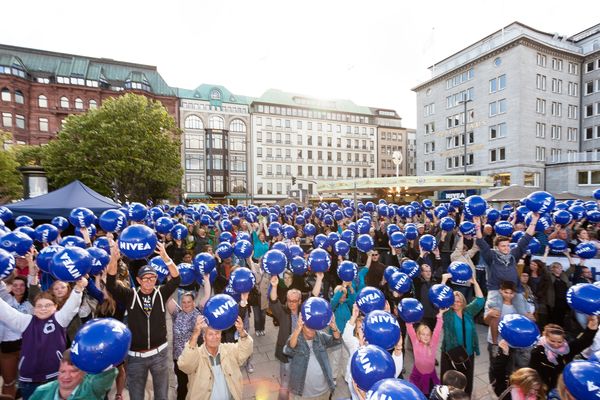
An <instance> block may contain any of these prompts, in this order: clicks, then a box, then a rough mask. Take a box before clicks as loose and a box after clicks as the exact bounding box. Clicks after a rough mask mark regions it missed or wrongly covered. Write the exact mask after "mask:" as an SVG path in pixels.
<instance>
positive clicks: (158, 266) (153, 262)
mask: <svg viewBox="0 0 600 400" xmlns="http://www.w3.org/2000/svg"><path fill="white" fill-rule="evenodd" d="M148 265H150V266H151V267H152V269H153V270H154V271H156V275H157V278H156V279H157V280H158V283H163V281H164V280H165V278H166V277H167V276H169V274H170V272H169V267H168V266H167V264H166V263H165V261H164V260H163V259H162V257H161V256H155V257H152V258H151V259H150V261H149V262H148Z"/></svg>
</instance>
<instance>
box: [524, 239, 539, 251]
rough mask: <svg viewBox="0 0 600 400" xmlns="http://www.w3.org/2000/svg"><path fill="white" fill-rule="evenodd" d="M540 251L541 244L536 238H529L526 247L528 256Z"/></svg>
mask: <svg viewBox="0 0 600 400" xmlns="http://www.w3.org/2000/svg"><path fill="white" fill-rule="evenodd" d="M541 249H542V243H540V241H539V240H538V239H536V238H531V241H530V242H529V245H528V246H527V251H529V253H530V254H538V253H539V252H540V250H541Z"/></svg>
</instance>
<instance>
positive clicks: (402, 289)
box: [388, 271, 412, 294]
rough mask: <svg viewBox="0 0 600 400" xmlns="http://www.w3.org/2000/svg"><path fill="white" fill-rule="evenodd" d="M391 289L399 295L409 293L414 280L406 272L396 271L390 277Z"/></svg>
mask: <svg viewBox="0 0 600 400" xmlns="http://www.w3.org/2000/svg"><path fill="white" fill-rule="evenodd" d="M388 282H389V288H390V289H391V290H393V291H394V292H396V293H398V294H404V293H406V292H408V291H409V290H410V288H411V286H412V280H411V279H410V277H409V276H408V275H406V274H405V273H404V272H400V271H396V272H394V273H393V274H392V276H390V279H389V281H388Z"/></svg>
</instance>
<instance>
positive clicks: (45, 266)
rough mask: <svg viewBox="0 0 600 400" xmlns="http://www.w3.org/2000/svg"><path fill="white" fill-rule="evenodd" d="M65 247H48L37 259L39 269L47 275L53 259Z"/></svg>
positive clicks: (41, 251)
mask: <svg viewBox="0 0 600 400" xmlns="http://www.w3.org/2000/svg"><path fill="white" fill-rule="evenodd" d="M63 249H64V247H62V246H58V245H52V246H46V247H44V248H43V249H42V250H40V252H39V253H38V255H37V257H36V258H35V263H36V265H37V266H38V268H39V269H40V270H41V271H43V272H46V273H49V272H50V269H51V263H52V257H54V255H55V254H56V253H58V252H60V251H62V250H63Z"/></svg>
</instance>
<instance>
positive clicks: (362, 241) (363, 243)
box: [356, 234, 375, 253]
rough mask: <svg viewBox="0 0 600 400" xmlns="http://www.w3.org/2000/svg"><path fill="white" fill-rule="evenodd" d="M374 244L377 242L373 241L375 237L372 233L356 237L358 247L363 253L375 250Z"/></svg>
mask: <svg viewBox="0 0 600 400" xmlns="http://www.w3.org/2000/svg"><path fill="white" fill-rule="evenodd" d="M374 246H375V242H373V238H372V237H371V236H370V235H367V234H363V235H359V236H358V238H356V247H357V248H358V250H360V251H362V252H363V253H368V252H369V251H371V250H373V247H374Z"/></svg>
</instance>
